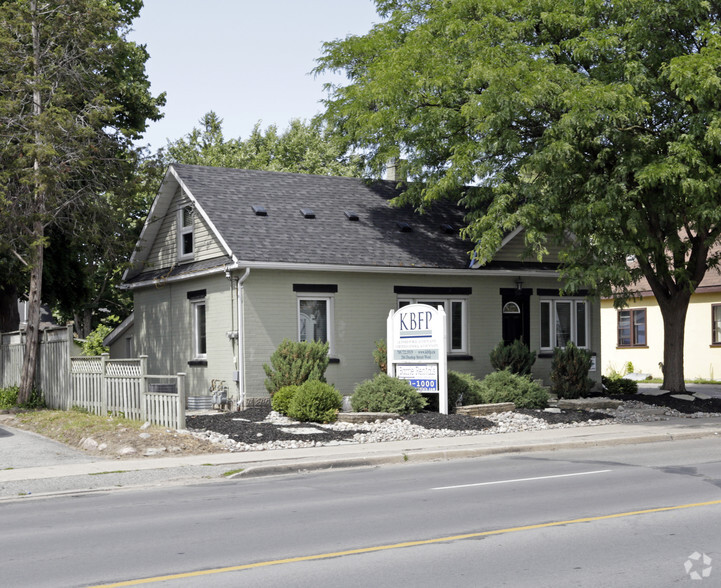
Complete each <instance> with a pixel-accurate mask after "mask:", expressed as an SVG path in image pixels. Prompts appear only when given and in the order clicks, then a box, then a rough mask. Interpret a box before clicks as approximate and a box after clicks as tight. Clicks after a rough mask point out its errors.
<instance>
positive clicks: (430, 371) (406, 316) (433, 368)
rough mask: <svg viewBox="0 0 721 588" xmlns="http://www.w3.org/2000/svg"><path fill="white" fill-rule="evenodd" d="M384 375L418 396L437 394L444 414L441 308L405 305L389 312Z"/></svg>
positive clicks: (445, 405)
mask: <svg viewBox="0 0 721 588" xmlns="http://www.w3.org/2000/svg"><path fill="white" fill-rule="evenodd" d="M387 335H388V338H387V341H388V375H389V376H392V377H394V378H399V379H401V380H407V381H408V382H410V384H411V385H412V386H413V387H414V388H415V389H416V390H418V391H419V392H421V393H424V394H425V393H430V394H438V408H439V410H440V412H442V413H443V414H448V389H447V388H448V386H447V380H446V378H447V371H448V370H447V366H446V313H445V311H444V309H443V307H442V306H439V307H438V308H433V307H432V306H429V305H427V304H409V305H407V306H404V307H402V308H399V309H398V310H395V311H393V310H391V311H390V314H389V315H388V321H387Z"/></svg>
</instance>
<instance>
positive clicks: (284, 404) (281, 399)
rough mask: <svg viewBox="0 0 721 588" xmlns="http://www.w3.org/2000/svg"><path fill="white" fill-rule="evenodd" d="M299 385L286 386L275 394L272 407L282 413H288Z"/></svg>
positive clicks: (271, 403) (271, 402)
mask: <svg viewBox="0 0 721 588" xmlns="http://www.w3.org/2000/svg"><path fill="white" fill-rule="evenodd" d="M298 388H299V386H284V387H283V388H281V389H280V390H278V391H277V392H276V393H275V394H273V398H272V399H271V401H270V406H271V408H272V409H273V410H274V411H276V412H279V413H280V414H284V415H287V414H288V406H289V405H290V401H291V400H293V397H294V396H295V393H296V392H298Z"/></svg>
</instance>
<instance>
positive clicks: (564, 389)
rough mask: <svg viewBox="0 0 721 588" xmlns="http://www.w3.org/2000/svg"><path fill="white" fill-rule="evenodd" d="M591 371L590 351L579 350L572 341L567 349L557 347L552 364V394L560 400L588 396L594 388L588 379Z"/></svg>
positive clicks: (567, 345) (591, 381)
mask: <svg viewBox="0 0 721 588" xmlns="http://www.w3.org/2000/svg"><path fill="white" fill-rule="evenodd" d="M590 369H591V352H590V351H587V350H586V349H579V348H578V347H576V345H575V344H574V343H573V342H572V341H569V342H568V343H567V344H566V347H556V349H554V350H553V360H552V362H551V392H553V393H554V394H556V395H557V396H558V397H559V398H580V397H582V396H588V393H589V392H590V391H591V388H592V387H593V380H591V379H590V378H589V377H588V371H589V370H590Z"/></svg>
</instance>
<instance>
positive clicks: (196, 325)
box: [190, 298, 208, 359]
mask: <svg viewBox="0 0 721 588" xmlns="http://www.w3.org/2000/svg"><path fill="white" fill-rule="evenodd" d="M190 308H191V311H192V316H193V359H207V357H208V306H207V304H206V302H205V298H196V299H191V301H190ZM201 308H202V309H203V318H204V321H203V325H202V326H203V331H202V333H201V324H200V309H201ZM203 340H204V342H205V349H202V345H201V341H203Z"/></svg>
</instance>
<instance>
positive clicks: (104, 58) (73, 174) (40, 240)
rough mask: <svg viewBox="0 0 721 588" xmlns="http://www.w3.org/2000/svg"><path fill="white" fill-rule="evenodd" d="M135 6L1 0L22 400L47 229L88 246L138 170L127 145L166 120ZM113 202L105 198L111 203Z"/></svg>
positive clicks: (1, 120) (10, 242)
mask: <svg viewBox="0 0 721 588" xmlns="http://www.w3.org/2000/svg"><path fill="white" fill-rule="evenodd" d="M141 6H142V2H140V1H139V0H115V1H113V0H110V1H108V0H62V1H61V0H29V1H28V0H4V1H2V2H0V55H1V56H2V60H1V61H0V164H1V167H0V229H1V230H2V235H3V238H4V243H5V247H6V249H7V251H9V252H10V254H11V255H12V256H13V257H14V258H15V259H16V260H18V261H19V262H20V263H21V265H23V266H24V267H25V268H26V270H27V273H28V274H29V288H28V298H29V311H28V326H27V332H26V350H25V356H24V362H23V370H22V376H21V385H20V394H19V398H18V401H19V402H20V403H22V402H24V401H26V400H27V398H28V397H29V394H30V391H31V389H32V385H33V381H34V375H35V365H36V357H37V341H38V324H39V316H40V301H41V297H42V291H43V286H42V283H43V280H42V278H43V266H44V259H45V250H46V248H47V247H48V245H49V244H50V243H51V240H50V233H51V229H56V230H58V231H60V232H61V234H62V235H63V236H64V237H66V238H67V237H68V235H70V236H72V237H73V238H75V237H77V236H79V235H85V237H86V239H90V238H91V236H92V235H93V234H94V233H93V232H94V231H97V230H102V227H100V226H97V225H92V224H88V223H87V222H85V221H87V219H88V215H89V214H90V211H92V210H93V209H95V210H98V209H99V207H98V202H99V199H101V198H104V197H105V195H106V194H108V193H111V192H117V191H118V190H119V189H121V188H122V186H124V185H125V183H126V178H127V177H128V175H129V174H130V173H132V171H133V165H132V164H133V161H134V156H133V155H132V152H133V147H132V144H131V141H132V140H133V139H136V138H139V136H140V135H141V133H142V132H143V131H144V130H145V126H146V121H147V120H148V119H157V118H159V117H160V114H159V107H160V106H161V105H162V103H163V100H164V99H163V96H162V95H161V96H160V97H158V98H153V97H152V96H151V95H150V92H149V82H148V80H147V78H146V76H145V61H146V60H147V58H148V55H147V52H146V51H145V49H144V47H142V46H138V45H136V44H134V43H131V42H129V41H128V40H127V39H126V34H127V32H128V28H129V26H130V23H131V22H132V20H133V18H135V17H136V16H137V15H138V13H139V10H140V8H141ZM106 200H107V198H106Z"/></svg>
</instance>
